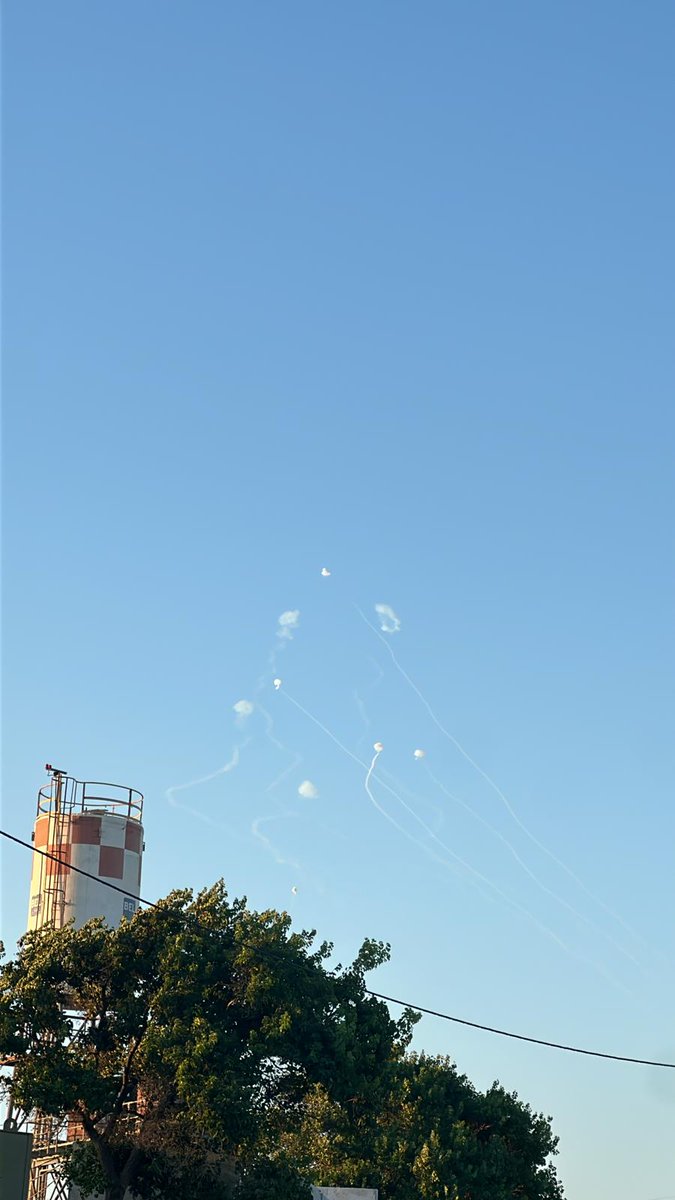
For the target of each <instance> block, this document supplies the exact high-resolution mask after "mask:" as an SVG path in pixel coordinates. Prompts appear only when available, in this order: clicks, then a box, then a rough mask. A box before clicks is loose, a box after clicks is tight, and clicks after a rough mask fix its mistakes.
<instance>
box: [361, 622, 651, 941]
mask: <svg viewBox="0 0 675 1200" xmlns="http://www.w3.org/2000/svg"><path fill="white" fill-rule="evenodd" d="M354 608H355V609H356V611H357V613H358V614H359V616H360V617H361V620H362V621H364V622H365V624H366V625H367V626H368V628H369V629H372V631H373V633H374V634H375V636H376V637H377V638H379V640H380V641H381V642H382V645H383V646H385V647H386V649H387V652H388V654H389V655H390V657H391V660H392V662H393V664H394V666H395V667H396V670H397V671H398V672H399V674H400V675H401V676H402V678H403V679H405V681H406V683H407V684H408V685H409V687H411V688H412V690H413V691H414V693H415V695H416V696H417V697H418V698H419V700H420V701H421V703H422V704H423V705H424V707H425V708H426V710H427V712H428V714H429V716H430V717H431V720H432V721H433V723H434V725H435V726H436V728H437V729H438V730H439V731H440V732H441V733H442V734H443V736H444V737H445V738H447V740H448V741H449V742H451V743H452V745H453V746H454V747H455V749H456V750H458V751H459V753H460V754H461V755H462V757H463V758H465V759H466V761H467V762H468V763H469V764H470V765H471V766H472V767H473V769H474V770H475V771H477V772H478V774H479V775H480V776H481V778H482V779H484V780H485V782H486V783H487V784H488V786H489V787H490V788H492V790H493V792H495V793H496V795H497V796H498V797H499V799H500V800H501V801H502V803H503V805H504V807H505V808H506V810H507V812H508V813H509V815H510V817H511V818H512V820H513V821H515V823H516V825H517V826H518V828H519V829H521V830H522V832H523V833H524V834H525V836H526V837H528V838H529V839H530V841H531V842H532V843H533V844H534V845H535V846H536V847H537V848H538V849H539V850H541V852H542V853H543V854H546V855H547V856H548V858H550V859H551V861H552V862H554V863H555V864H556V866H557V867H559V868H560V869H561V870H562V871H564V872H565V873H566V874H567V875H569V877H570V879H573V880H574V882H575V883H576V884H577V886H578V887H579V888H581V890H582V891H583V892H585V894H586V895H587V896H588V897H589V898H590V899H591V900H593V901H595V903H596V904H598V905H599V906H600V908H602V909H603V910H604V912H606V913H607V915H608V916H610V917H612V918H613V920H615V921H617V922H618V924H619V925H621V926H622V928H623V929H625V931H626V933H629V934H630V935H631V937H634V938H636V939H637V940H638V941H639V942H641V943H642V945H643V946H646V947H647V948H648V949H651V947H649V944H648V943H647V942H646V941H645V939H644V938H643V937H641V936H640V934H639V933H637V932H636V931H635V930H634V929H632V928H631V926H630V925H629V924H628V923H627V922H626V921H625V920H624V919H623V917H621V916H620V915H619V913H617V912H615V911H614V910H613V909H612V908H610V907H609V905H608V904H606V903H605V901H604V900H602V898H601V897H600V896H598V895H596V893H595V892H593V891H592V890H591V888H589V887H588V885H587V884H586V883H584V881H583V879H580V878H579V876H578V875H577V874H576V872H575V871H573V870H572V868H571V867H569V866H568V865H567V863H565V862H563V860H562V859H560V858H558V856H557V854H554V852H553V850H550V849H549V847H548V846H546V845H545V844H544V842H541V841H540V840H539V838H538V837H537V836H536V834H534V833H532V831H531V830H530V829H529V828H528V827H527V825H526V824H525V822H524V821H523V820H522V819H521V818H520V817H519V816H518V813H517V812H516V810H515V809H514V807H513V805H512V804H511V802H510V800H509V799H508V797H507V796H505V795H504V792H503V791H502V789H501V788H500V787H499V785H498V784H497V783H495V781H494V779H492V778H491V776H490V775H488V773H487V771H484V770H483V768H482V767H481V766H480V764H479V763H477V762H476V760H475V759H474V758H472V757H471V755H470V754H469V752H468V751H467V750H465V749H464V747H463V746H462V744H461V742H459V741H458V740H457V738H456V737H454V736H453V734H452V733H450V731H449V730H448V729H446V728H445V726H444V725H443V724H442V722H441V721H440V720H439V719H438V717H437V716H436V713H435V712H434V710H433V708H432V707H431V705H430V703H429V701H428V700H427V698H426V696H425V695H424V694H423V693H422V692H421V691H420V689H419V688H418V686H417V684H416V683H415V682H414V680H413V679H411V678H410V675H409V674H408V672H407V671H406V670H405V668H404V667H402V666H401V664H400V662H399V661H398V659H397V657H396V655H395V653H394V651H393V650H392V648H391V645H390V643H389V642H388V641H387V639H386V638H385V637H383V635H382V633H381V632H380V630H379V629H377V628H376V627H375V625H373V623H372V621H369V620H368V618H367V616H366V615H365V613H364V612H363V610H362V609H361V608H359V606H358V604H354ZM577 915H579V914H577ZM582 919H583V918H582ZM624 953H626V954H628V957H632V955H630V953H629V952H628V951H624Z"/></svg>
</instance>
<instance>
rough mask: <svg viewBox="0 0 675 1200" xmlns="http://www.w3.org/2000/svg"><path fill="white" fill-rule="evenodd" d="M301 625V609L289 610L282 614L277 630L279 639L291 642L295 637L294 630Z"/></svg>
mask: <svg viewBox="0 0 675 1200" xmlns="http://www.w3.org/2000/svg"><path fill="white" fill-rule="evenodd" d="M299 623H300V609H299V608H288V609H287V610H286V612H282V614H281V616H280V617H279V618H278V620H277V625H278V626H279V628H278V629H277V637H279V638H284V639H285V640H286V641H290V640H291V638H292V637H293V630H294V629H297V628H298V625H299Z"/></svg>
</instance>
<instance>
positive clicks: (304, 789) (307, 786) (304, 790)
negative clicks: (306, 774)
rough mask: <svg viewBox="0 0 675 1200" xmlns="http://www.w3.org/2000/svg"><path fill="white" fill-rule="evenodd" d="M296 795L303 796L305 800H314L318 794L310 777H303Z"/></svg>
mask: <svg viewBox="0 0 675 1200" xmlns="http://www.w3.org/2000/svg"><path fill="white" fill-rule="evenodd" d="M298 795H299V796H304V797H305V800H316V798H317V797H318V795H319V789H318V787H317V786H316V784H315V783H312V781H311V779H305V780H304V782H303V783H301V784H300V787H299V788H298Z"/></svg>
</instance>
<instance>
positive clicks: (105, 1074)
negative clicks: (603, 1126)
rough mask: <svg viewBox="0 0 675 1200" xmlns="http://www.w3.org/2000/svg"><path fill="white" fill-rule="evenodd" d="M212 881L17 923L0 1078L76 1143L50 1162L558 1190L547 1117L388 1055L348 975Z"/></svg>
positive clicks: (394, 1049) (302, 1183) (277, 1198)
mask: <svg viewBox="0 0 675 1200" xmlns="http://www.w3.org/2000/svg"><path fill="white" fill-rule="evenodd" d="M331 950H332V947H331V946H330V945H329V944H327V943H321V944H319V945H315V935H314V933H313V932H307V931H304V932H293V931H292V930H291V924H290V918H289V917H288V915H287V914H285V913H278V912H274V911H267V912H260V913H258V912H254V911H252V910H250V909H249V908H248V907H247V904H246V901H245V900H243V899H240V900H233V901H230V900H229V898H228V896H227V893H226V891H225V888H224V885H223V884H222V882H219V883H217V884H216V885H215V886H214V887H212V888H210V889H208V890H205V891H203V892H200V893H199V894H198V895H197V896H196V897H195V896H193V894H192V893H191V892H190V891H176V892H172V893H171V895H169V896H168V897H167V898H166V899H165V900H163V901H161V902H160V903H159V904H158V905H156V906H155V907H153V908H148V909H146V910H143V911H140V912H138V913H137V914H136V915H135V916H134V917H133V918H132V919H131V920H130V921H124V922H123V923H122V924H121V925H120V926H119V927H117V928H116V929H109V928H107V927H106V926H105V925H104V924H103V922H102V921H100V920H96V921H90V922H88V923H87V924H86V925H84V926H83V927H82V928H81V929H77V930H76V929H74V928H73V927H72V926H66V927H65V928H63V929H60V930H47V929H45V930H41V931H37V932H32V933H28V934H26V935H25V936H24V937H23V938H22V939H21V942H20V943H19V947H18V952H17V955H16V957H15V959H14V960H13V961H11V962H8V963H6V964H5V965H3V966H2V968H1V969H0V1061H8V1060H9V1059H11V1060H12V1061H13V1063H14V1066H13V1071H12V1072H10V1073H9V1074H6V1075H5V1077H4V1078H0V1082H1V1083H2V1085H3V1087H4V1090H5V1091H8V1092H10V1093H11V1096H12V1100H13V1102H14V1103H15V1104H16V1105H17V1106H19V1107H20V1108H22V1109H24V1110H25V1111H26V1112H28V1111H31V1110H33V1109H39V1110H40V1111H42V1112H43V1113H46V1114H51V1115H53V1116H55V1117H58V1116H62V1115H63V1114H69V1115H70V1117H71V1119H72V1120H74V1121H75V1122H76V1123H79V1125H80V1127H81V1130H82V1133H83V1134H84V1135H86V1136H84V1137H82V1138H81V1139H80V1140H78V1141H76V1142H74V1144H73V1147H72V1150H71V1152H70V1155H69V1158H68V1162H67V1168H66V1169H67V1172H68V1174H69V1176H70V1178H71V1179H72V1181H73V1182H75V1183H78V1184H79V1185H80V1187H81V1189H82V1191H83V1192H84V1193H85V1194H90V1193H92V1192H94V1191H98V1192H101V1193H103V1195H104V1197H105V1200H122V1197H123V1196H124V1194H125V1191H126V1190H127V1189H129V1191H130V1192H132V1193H133V1194H134V1195H137V1196H138V1197H140V1198H141V1200H165V1197H166V1196H167V1195H170V1196H171V1197H172V1200H225V1198H226V1197H232V1196H233V1193H234V1197H233V1200H262V1198H263V1197H264V1198H265V1200H303V1197H308V1196H309V1191H308V1182H309V1181H312V1182H320V1183H323V1184H324V1185H325V1186H329V1185H342V1186H350V1185H351V1186H359V1187H377V1188H378V1189H379V1192H380V1197H381V1200H561V1197H562V1190H561V1187H560V1183H559V1181H558V1179H557V1176H556V1173H555V1170H554V1168H553V1166H552V1165H551V1163H550V1157H551V1155H552V1154H554V1153H555V1149H556V1143H557V1139H556V1138H555V1137H554V1136H553V1134H552V1131H551V1125H550V1118H545V1117H543V1116H540V1115H536V1114H534V1113H532V1111H531V1109H530V1108H529V1106H528V1105H526V1104H523V1103H522V1102H521V1101H520V1100H518V1098H517V1096H515V1095H513V1094H510V1093H508V1092H506V1091H505V1090H504V1089H503V1088H501V1087H500V1086H499V1084H494V1085H493V1086H492V1087H491V1088H489V1089H488V1090H487V1091H486V1092H485V1093H481V1092H479V1091H477V1090H476V1089H475V1088H474V1087H473V1085H472V1084H471V1083H470V1082H469V1081H468V1080H467V1079H466V1078H465V1077H464V1076H462V1075H460V1074H459V1073H458V1072H457V1070H456V1068H455V1066H454V1064H453V1063H452V1062H451V1061H450V1060H449V1059H446V1058H433V1057H429V1056H426V1055H414V1054H409V1053H407V1052H406V1051H407V1047H408V1046H409V1043H410V1039H411V1036H412V1030H413V1026H414V1023H415V1020H416V1017H415V1014H414V1013H412V1012H410V1011H408V1010H406V1011H405V1012H404V1013H403V1015H402V1016H401V1017H400V1018H399V1019H398V1020H394V1019H393V1018H392V1017H391V1015H390V1013H389V1010H388V1008H387V1006H386V1004H385V1003H384V1002H383V1001H380V1000H378V999H377V998H376V997H374V996H373V995H370V994H369V993H368V990H367V988H366V984H365V976H366V973H367V972H368V971H370V970H372V969H374V968H375V967H377V966H379V965H380V964H382V963H383V962H385V961H386V960H387V958H388V956H389V947H388V946H386V945H384V944H383V943H381V942H376V941H372V940H366V941H365V942H364V943H363V945H362V947H361V950H360V951H359V954H358V955H357V957H356V959H355V961H354V962H353V963H352V964H351V965H350V966H348V967H346V968H343V967H341V966H337V967H335V968H332V969H331V968H329V967H328V965H327V960H328V958H329V955H330V954H331Z"/></svg>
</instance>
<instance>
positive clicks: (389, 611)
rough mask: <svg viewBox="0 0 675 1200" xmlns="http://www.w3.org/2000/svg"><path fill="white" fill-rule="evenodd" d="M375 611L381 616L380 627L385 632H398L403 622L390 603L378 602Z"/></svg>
mask: <svg viewBox="0 0 675 1200" xmlns="http://www.w3.org/2000/svg"><path fill="white" fill-rule="evenodd" d="M375 612H376V613H377V615H378V617H379V618H380V629H381V630H382V632H383V633H398V631H399V629H400V628H401V622H400V621H399V619H398V617H397V616H396V613H395V612H394V610H393V608H392V607H391V605H390V604H376V605H375Z"/></svg>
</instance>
